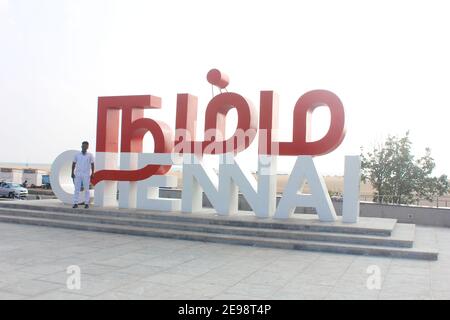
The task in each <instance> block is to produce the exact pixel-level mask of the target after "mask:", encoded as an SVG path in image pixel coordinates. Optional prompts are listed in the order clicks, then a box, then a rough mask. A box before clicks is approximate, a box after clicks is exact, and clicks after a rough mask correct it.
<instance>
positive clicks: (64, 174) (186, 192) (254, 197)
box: [50, 151, 361, 223]
mask: <svg viewBox="0 0 450 320" xmlns="http://www.w3.org/2000/svg"><path fill="white" fill-rule="evenodd" d="M77 152H78V151H67V152H64V153H62V154H61V155H60V156H59V157H58V158H57V159H56V160H55V162H54V163H53V166H52V174H51V177H50V179H51V184H52V188H53V190H54V192H55V195H56V196H57V197H58V198H59V199H60V200H61V201H62V202H64V203H67V204H70V203H71V202H72V195H73V190H74V188H73V182H72V180H71V179H70V166H71V163H72V160H73V157H74V155H75V154H76V153H77ZM219 157H220V159H221V161H220V165H219V170H218V173H216V172H215V170H214V169H213V167H212V166H209V165H206V164H205V163H204V162H203V161H202V160H201V159H199V158H197V157H196V156H195V155H193V154H184V155H182V156H180V155H176V154H137V153H122V154H121V155H120V167H119V165H118V154H117V153H102V152H98V153H97V154H96V159H97V162H96V166H97V170H103V169H110V170H119V168H120V170H136V169H138V168H142V167H144V166H145V165H148V164H159V165H182V169H183V174H182V176H183V188H182V192H181V200H180V199H169V198H162V197H160V187H176V185H177V178H176V177H175V176H171V175H164V176H158V175H155V176H152V177H150V178H148V179H146V180H143V181H139V182H119V183H118V182H116V181H102V182H100V183H98V184H97V185H96V186H95V205H96V206H100V207H115V208H132V209H134V208H136V209H142V210H157V211H182V212H185V213H193V212H199V211H201V210H202V209H203V206H202V202H203V192H204V193H205V195H206V196H207V198H208V199H209V201H210V202H211V205H212V206H213V208H214V209H215V211H216V212H217V214H219V215H222V216H228V215H232V214H235V213H237V211H238V202H239V198H238V195H239V193H241V194H242V196H243V197H244V198H245V199H246V200H247V202H248V204H249V205H250V207H251V208H252V210H253V212H254V214H255V216H256V217H258V218H271V217H273V218H275V219H289V218H290V217H291V216H292V214H293V213H294V210H295V208H297V207H312V208H315V209H316V212H317V214H318V217H319V219H320V220H321V221H324V222H332V221H336V219H337V215H336V212H335V209H334V207H333V204H332V202H331V199H330V196H329V194H328V190H327V188H326V185H325V182H324V180H323V177H322V176H320V175H319V174H318V172H317V170H316V167H315V165H314V161H313V158H312V157H311V156H300V157H298V158H297V161H296V163H295V166H294V168H293V170H292V173H291V176H290V178H289V181H288V183H287V185H286V188H285V190H284V193H283V196H282V197H281V199H280V202H279V205H278V207H276V179H277V176H276V171H277V167H276V162H277V161H276V160H277V157H276V156H259V165H258V173H257V178H255V177H253V176H252V174H251V173H250V172H247V171H245V170H243V169H242V167H241V166H240V165H239V162H238V161H237V160H236V159H235V158H234V157H233V155H232V154H224V155H221V156H219ZM360 166H361V162H360V158H359V156H347V157H346V158H345V182H344V200H343V201H344V202H343V218H342V221H343V222H345V223H356V222H357V221H358V217H359V184H360V180H359V179H360ZM306 182H307V183H308V186H309V189H310V194H304V193H302V190H303V187H304V185H305V183H306ZM117 191H119V196H118V198H117ZM299 191H300V193H298V192H299ZM117 199H118V200H117Z"/></svg>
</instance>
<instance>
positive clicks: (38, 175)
mask: <svg viewBox="0 0 450 320" xmlns="http://www.w3.org/2000/svg"><path fill="white" fill-rule="evenodd" d="M47 174H48V173H47V171H44V170H39V169H24V170H23V175H22V182H24V181H25V180H27V185H28V186H33V185H34V186H36V187H40V186H42V176H45V175H47Z"/></svg>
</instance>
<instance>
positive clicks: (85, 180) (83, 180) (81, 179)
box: [73, 176, 91, 204]
mask: <svg viewBox="0 0 450 320" xmlns="http://www.w3.org/2000/svg"><path fill="white" fill-rule="evenodd" d="M74 183H75V193H74V194H73V204H78V201H79V200H80V192H81V185H83V187H84V191H83V192H84V203H85V204H89V201H90V195H91V194H90V192H89V184H90V183H91V177H90V176H75V179H74Z"/></svg>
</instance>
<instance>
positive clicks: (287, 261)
mask: <svg viewBox="0 0 450 320" xmlns="http://www.w3.org/2000/svg"><path fill="white" fill-rule="evenodd" d="M416 231H417V234H416V237H417V239H418V240H419V241H421V243H429V244H430V245H434V246H435V247H437V248H438V249H439V260H438V261H418V260H405V259H392V258H376V257H364V256H353V255H339V254H330V253H318V252H306V251H289V250H279V249H268V248H254V247H245V246H234V245H225V244H214V243H203V242H193V241H181V240H170V239H158V238H146V237H135V236H126V235H117V234H106V233H96V232H86V231H75V230H66V229H54V228H46V227H36V226H25V225H15V224H0V299H72V300H73V299H239V300H240V299H296V300H297V299H450V229H445V228H431V227H420V226H418V227H417V230H416ZM74 265H75V266H79V268H80V270H81V278H80V279H81V289H80V290H76V289H73V290H70V289H68V288H67V280H68V278H69V277H70V276H71V275H70V274H68V273H67V268H68V267H69V266H74ZM378 271H379V272H380V273H379V274H380V275H381V278H380V279H381V287H380V288H379V289H377V288H372V289H369V288H368V286H367V283H369V284H372V285H373V284H375V287H376V284H377V279H378V278H377V277H376V276H377V275H378ZM368 272H369V273H368Z"/></svg>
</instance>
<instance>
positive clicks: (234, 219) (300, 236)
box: [0, 200, 438, 260]
mask: <svg viewBox="0 0 450 320" xmlns="http://www.w3.org/2000/svg"><path fill="white" fill-rule="evenodd" d="M0 222H7V223H19V224H31V225H40V226H51V227H59V228H68V229H77V230H89V231H99V232H109V233H118V234H129V235H137V236H151V237H160V238H172V239H183V240H195V241H208V242H216V243H229V244H238V245H247V246H260V247H271V248H281V249H294V250H309V251H323V252H334V253H346V254H358V255H373V256H389V257H402V258H411V259H425V260H436V259H437V258H438V252H437V250H435V249H433V248H423V247H417V246H416V245H414V236H415V226H414V225H411V224H398V223H397V222H396V220H393V219H381V218H361V221H360V222H359V223H357V224H345V223H343V222H342V221H340V220H338V221H336V222H332V223H323V222H320V221H319V220H318V218H317V217H316V216H313V215H297V216H295V217H294V218H291V219H289V220H288V221H280V220H274V219H267V220H263V219H258V218H256V217H254V216H253V215H249V214H248V213H239V214H237V215H235V216H231V217H219V216H217V215H215V214H214V213H212V212H211V211H209V212H207V211H205V212H202V213H197V214H183V213H165V212H164V213H163V212H147V211H145V212H144V211H139V210H122V209H120V210H119V209H105V208H101V209H100V208H92V209H89V210H84V209H72V208H71V207H69V206H65V205H62V204H61V203H60V202H59V201H55V200H43V201H11V202H2V203H0Z"/></svg>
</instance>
